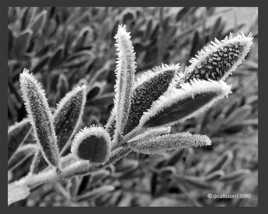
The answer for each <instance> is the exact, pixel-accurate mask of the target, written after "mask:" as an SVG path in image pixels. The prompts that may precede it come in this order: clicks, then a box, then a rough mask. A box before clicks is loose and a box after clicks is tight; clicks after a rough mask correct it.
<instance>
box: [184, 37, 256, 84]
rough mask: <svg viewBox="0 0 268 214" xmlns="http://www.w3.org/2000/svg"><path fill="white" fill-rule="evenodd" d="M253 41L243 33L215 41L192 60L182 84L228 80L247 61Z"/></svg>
mask: <svg viewBox="0 0 268 214" xmlns="http://www.w3.org/2000/svg"><path fill="white" fill-rule="evenodd" d="M252 40H253V37H252V34H249V35H248V36H245V35H244V34H242V33H241V34H239V35H237V36H233V35H232V34H230V35H229V36H227V37H226V38H225V39H223V40H222V41H219V40H217V39H215V41H214V42H211V43H210V44H209V45H207V46H206V47H204V48H203V49H202V50H201V51H199V52H198V54H197V55H196V56H195V57H194V58H192V59H191V60H190V63H191V65H190V66H189V67H188V68H186V70H185V76H184V78H183V79H182V80H181V83H182V82H190V81H192V80H194V79H201V80H208V79H210V80H216V81H218V80H224V79H226V78H227V77H228V76H229V75H230V74H231V73H232V72H233V71H234V70H235V69H236V68H237V66H239V65H240V64H241V63H242V61H243V60H244V59H245V57H246V56H247V54H248V52H249V50H250V47H251V46H252V43H253V42H252ZM179 85H180V84H179Z"/></svg>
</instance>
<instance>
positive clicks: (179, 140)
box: [128, 132, 211, 154]
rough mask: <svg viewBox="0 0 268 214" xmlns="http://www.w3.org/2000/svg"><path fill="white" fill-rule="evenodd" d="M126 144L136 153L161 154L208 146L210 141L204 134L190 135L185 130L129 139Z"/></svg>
mask: <svg viewBox="0 0 268 214" xmlns="http://www.w3.org/2000/svg"><path fill="white" fill-rule="evenodd" d="M128 145H129V147H130V148H131V149H132V150H134V151H136V152H138V153H143V154H161V153H163V152H165V151H170V150H173V149H175V150H176V149H180V148H189V147H198V146H209V145H211V141H210V139H209V138H208V137H207V136H205V135H192V134H190V133H186V132H185V133H177V134H165V135H162V136H157V137H152V138H151V139H147V138H145V139H144V140H143V139H138V140H134V141H129V144H128Z"/></svg>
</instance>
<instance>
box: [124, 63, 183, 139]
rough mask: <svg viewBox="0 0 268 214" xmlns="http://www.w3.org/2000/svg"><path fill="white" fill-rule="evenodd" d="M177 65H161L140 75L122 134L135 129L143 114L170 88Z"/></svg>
mask: <svg viewBox="0 0 268 214" xmlns="http://www.w3.org/2000/svg"><path fill="white" fill-rule="evenodd" d="M178 70H179V65H171V66H167V65H163V66H160V67H156V68H155V69H153V71H148V72H146V73H144V74H142V75H141V76H140V77H139V78H138V79H137V81H136V87H135V91H134V93H133V97H132V101H131V107H130V112H129V117H128V121H127V125H126V128H125V131H124V133H125V134H126V133H128V132H129V131H131V130H132V129H133V128H135V127H136V126H137V125H138V124H139V121H140V119H141V117H142V115H143V113H144V112H146V111H148V110H149V109H150V108H151V106H152V104H153V102H154V101H156V100H157V99H158V98H159V97H160V96H161V95H163V94H164V93H165V92H166V91H167V90H168V88H170V87H171V86H172V85H173V83H174V82H175V80H176V78H177V77H178Z"/></svg>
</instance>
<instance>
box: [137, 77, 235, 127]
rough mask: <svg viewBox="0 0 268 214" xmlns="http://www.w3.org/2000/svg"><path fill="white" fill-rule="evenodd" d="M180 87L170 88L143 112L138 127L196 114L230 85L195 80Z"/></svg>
mask: <svg viewBox="0 0 268 214" xmlns="http://www.w3.org/2000/svg"><path fill="white" fill-rule="evenodd" d="M181 87H182V88H180V89H178V88H175V87H174V88H172V89H170V90H169V91H167V92H166V93H165V94H164V95H163V96H161V97H160V98H159V99H158V100H157V101H156V102H154V103H153V105H152V107H151V108H150V109H149V110H148V111H147V112H146V113H144V114H143V116H142V118H141V120H140V124H139V127H154V126H161V125H171V124H174V123H176V122H177V121H179V120H183V119H187V118H189V117H193V116H196V115H197V114H199V113H201V112H202V111H204V110H206V109H207V108H209V107H211V106H212V105H213V104H214V103H215V102H216V101H218V100H219V99H222V98H223V97H225V96H227V95H228V94H229V93H230V92H231V88H230V86H228V85H227V84H226V83H225V82H223V81H220V82H216V81H205V80H196V81H192V82H191V83H185V84H183V85H182V86H181Z"/></svg>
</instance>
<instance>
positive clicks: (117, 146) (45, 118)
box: [8, 25, 253, 204]
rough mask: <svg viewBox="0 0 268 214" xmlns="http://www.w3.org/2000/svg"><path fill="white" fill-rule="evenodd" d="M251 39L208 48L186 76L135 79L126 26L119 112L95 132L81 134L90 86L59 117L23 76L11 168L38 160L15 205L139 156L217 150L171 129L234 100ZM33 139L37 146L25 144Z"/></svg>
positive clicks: (19, 185)
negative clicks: (45, 188) (232, 80)
mask: <svg viewBox="0 0 268 214" xmlns="http://www.w3.org/2000/svg"><path fill="white" fill-rule="evenodd" d="M252 39H253V38H252V36H251V35H248V36H245V35H244V34H239V35H237V36H232V35H230V36H229V37H227V38H225V39H224V40H223V41H218V40H215V42H212V43H211V44H209V45H208V46H207V47H205V48H204V49H202V50H201V51H200V52H199V53H198V55H197V56H196V57H195V58H194V59H192V60H191V61H190V62H191V64H190V66H189V67H186V68H185V69H183V68H182V67H181V66H180V65H179V64H176V65H162V66H158V67H156V68H153V69H152V70H151V71H146V72H144V73H143V74H141V75H139V76H135V72H136V61H135V51H134V48H133V45H132V42H131V37H130V33H128V32H127V31H126V27H125V26H121V25H120V26H119V28H118V31H117V34H116V35H115V40H116V48H117V66H116V69H115V74H116V83H115V94H114V108H113V110H112V112H111V115H110V118H109V120H108V122H107V124H106V125H105V128H104V127H102V126H91V127H85V128H83V129H81V131H79V132H78V130H79V127H80V124H81V118H82V114H83V111H84V106H85V102H86V94H87V92H88V90H87V87H86V86H85V85H82V86H77V87H76V88H74V89H73V90H71V91H70V92H69V93H67V94H66V95H65V97H64V98H63V99H62V100H61V101H60V102H59V104H58V106H57V108H56V110H55V111H54V112H53V113H52V111H51V109H50V108H49V106H48V102H47V98H46V96H45V92H44V90H43V89H42V86H41V84H40V83H39V82H38V81H37V79H36V78H35V77H34V76H33V75H32V74H30V73H29V72H28V71H24V72H23V73H22V74H21V75H20V83H21V90H22V95H23V99H24V102H25V105H26V109H27V113H28V118H27V119H25V120H23V121H22V122H20V123H18V124H15V125H14V126H12V127H10V128H9V142H8V143H9V151H8V152H9V158H10V160H9V163H10V165H11V166H14V165H16V162H19V161H21V159H22V158H21V157H23V158H25V156H27V155H26V154H25V153H27V151H28V153H29V155H30V156H33V154H34V157H33V159H32V165H31V167H30V169H29V173H28V175H27V176H25V177H23V178H21V179H19V180H17V181H14V182H12V183H10V184H9V186H8V198H9V200H8V201H9V204H11V203H14V202H16V201H19V200H21V199H24V198H26V197H27V196H28V195H29V194H30V192H31V189H33V188H35V187H38V186H39V185H42V184H45V183H48V182H55V181H57V180H61V179H62V178H70V177H73V176H75V175H86V174H94V173H96V172H98V171H100V170H103V169H104V168H106V167H107V166H109V165H111V164H113V163H115V162H116V161H118V160H120V159H122V158H124V157H125V156H126V155H128V154H129V153H130V152H132V151H134V152H138V153H144V154H161V153H163V152H166V151H170V150H177V149H180V148H190V147H198V146H209V145H211V143H212V142H211V140H210V139H209V137H208V136H206V135H198V134H191V133H188V132H183V133H173V132H171V126H172V124H174V123H176V122H178V121H183V120H185V119H188V118H191V117H194V116H197V115H199V114H200V113H201V112H203V111H205V110H207V109H208V108H209V107H211V106H213V104H214V103H215V102H217V101H219V100H220V99H222V98H224V97H226V96H227V95H228V94H230V93H231V87H230V86H229V85H227V84H226V83H225V82H224V80H225V79H226V77H227V76H228V75H230V74H231V72H232V71H234V70H235V69H236V67H237V66H238V65H239V64H241V63H242V61H243V60H244V58H245V57H246V55H247V54H248V52H249V50H250V46H251V45H252ZM29 137H32V138H34V139H35V141H36V142H37V144H32V145H31V144H29V145H24V144H25V143H24V142H25V141H27V138H29ZM25 139H26V140H25ZM68 152H69V153H68ZM42 160H43V164H40V163H42ZM11 170H12V167H11V169H10V171H11ZM212 171H214V170H212ZM215 176H216V177H217V176H218V174H217V175H215ZM104 189H105V188H104ZM106 189H107V191H108V190H109V191H111V190H112V189H113V188H110V187H109V188H108V187H107V188H106ZM99 191H103V189H102V190H99ZM79 197H80V198H83V196H79Z"/></svg>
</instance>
